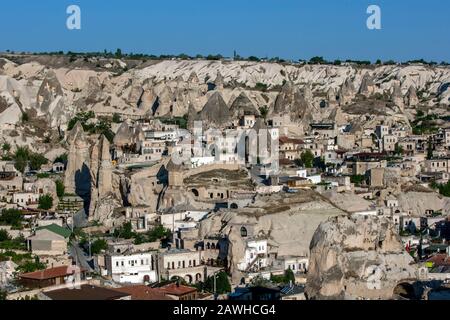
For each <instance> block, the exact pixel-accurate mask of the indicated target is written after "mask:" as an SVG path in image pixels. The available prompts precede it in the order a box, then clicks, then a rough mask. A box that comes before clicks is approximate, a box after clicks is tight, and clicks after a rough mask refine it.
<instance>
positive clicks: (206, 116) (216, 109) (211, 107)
mask: <svg viewBox="0 0 450 320" xmlns="http://www.w3.org/2000/svg"><path fill="white" fill-rule="evenodd" d="M200 119H201V120H202V121H203V122H204V124H205V125H206V124H207V125H208V126H210V127H216V128H218V127H221V126H224V125H226V124H227V123H229V122H230V120H231V113H230V110H229V109H228V106H227V104H226V103H225V101H224V100H223V98H222V95H221V94H220V93H219V92H214V93H213V95H212V96H211V97H210V98H209V99H208V102H207V103H206V104H205V106H204V107H203V109H202V111H201V112H200Z"/></svg>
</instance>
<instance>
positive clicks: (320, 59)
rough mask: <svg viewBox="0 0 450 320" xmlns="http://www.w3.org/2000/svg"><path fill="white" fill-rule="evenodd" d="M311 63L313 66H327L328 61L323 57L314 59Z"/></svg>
mask: <svg viewBox="0 0 450 320" xmlns="http://www.w3.org/2000/svg"><path fill="white" fill-rule="evenodd" d="M309 63H311V64H326V63H327V61H326V60H325V59H324V58H323V57H312V58H311V59H310V60H309Z"/></svg>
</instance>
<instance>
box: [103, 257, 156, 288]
mask: <svg viewBox="0 0 450 320" xmlns="http://www.w3.org/2000/svg"><path fill="white" fill-rule="evenodd" d="M105 260H106V268H107V270H108V275H109V276H110V277H112V279H113V280H114V281H116V282H119V283H133V284H143V283H146V282H149V283H152V282H156V281H157V280H158V276H157V272H156V269H157V268H156V264H157V259H156V256H155V254H154V253H152V252H143V253H132V254H109V255H107V256H106V259H105Z"/></svg>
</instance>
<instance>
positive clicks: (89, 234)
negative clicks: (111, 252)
mask: <svg viewBox="0 0 450 320" xmlns="http://www.w3.org/2000/svg"><path fill="white" fill-rule="evenodd" d="M88 237H89V259H91V258H92V256H91V233H90V232H89V233H88Z"/></svg>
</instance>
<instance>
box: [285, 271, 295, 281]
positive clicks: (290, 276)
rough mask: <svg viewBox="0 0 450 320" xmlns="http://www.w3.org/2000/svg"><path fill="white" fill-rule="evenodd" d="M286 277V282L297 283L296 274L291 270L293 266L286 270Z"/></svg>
mask: <svg viewBox="0 0 450 320" xmlns="http://www.w3.org/2000/svg"><path fill="white" fill-rule="evenodd" d="M284 279H285V283H290V282H292V283H295V275H294V272H293V271H292V270H291V268H288V269H287V270H286V271H285V272H284Z"/></svg>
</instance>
